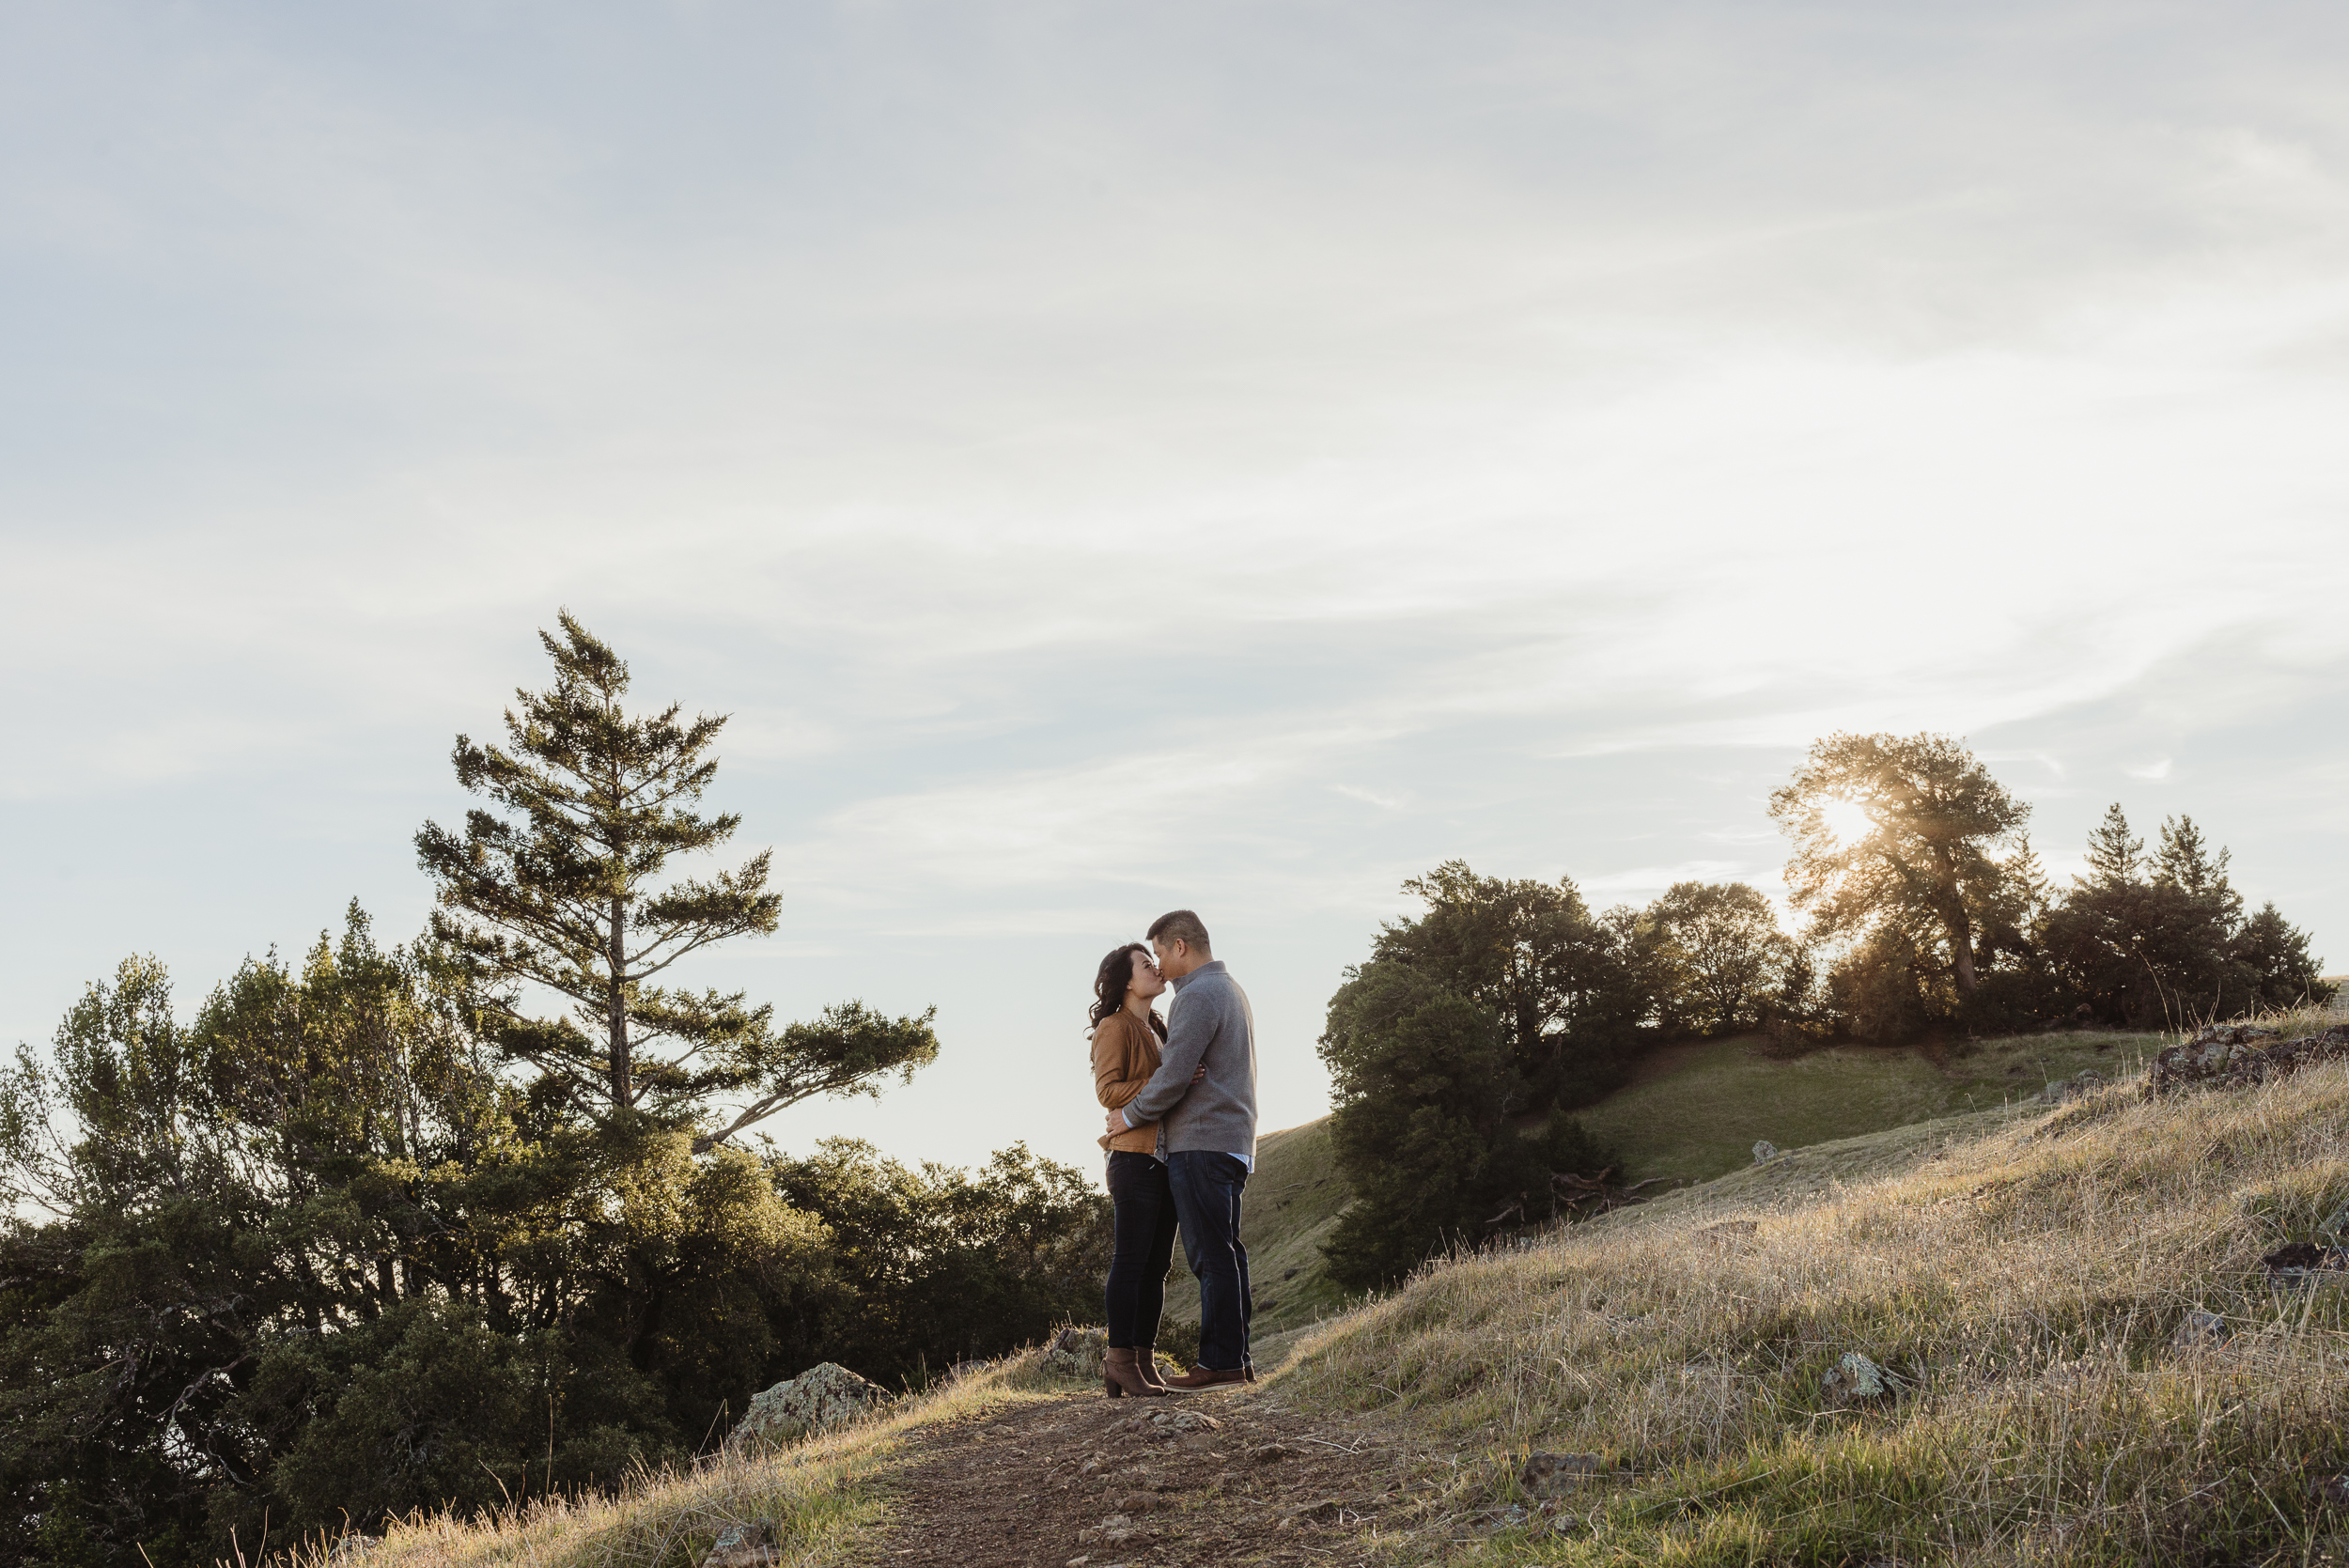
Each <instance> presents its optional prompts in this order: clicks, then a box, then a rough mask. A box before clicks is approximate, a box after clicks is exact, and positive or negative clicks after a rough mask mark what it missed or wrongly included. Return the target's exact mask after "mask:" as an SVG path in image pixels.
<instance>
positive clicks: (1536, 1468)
mask: <svg viewBox="0 0 2349 1568" xmlns="http://www.w3.org/2000/svg"><path fill="white" fill-rule="evenodd" d="M1609 1469H1610V1467H1609V1465H1608V1463H1607V1461H1606V1460H1605V1459H1604V1458H1602V1457H1601V1456H1600V1455H1598V1454H1595V1453H1529V1454H1527V1455H1526V1456H1525V1464H1524V1466H1523V1467H1521V1468H1520V1469H1519V1470H1518V1471H1517V1484H1518V1485H1519V1486H1522V1487H1523V1488H1525V1494H1526V1496H1528V1497H1531V1498H1555V1497H1559V1496H1561V1495H1563V1494H1564V1493H1568V1492H1572V1491H1574V1490H1575V1489H1576V1488H1578V1487H1579V1486H1580V1485H1582V1483H1585V1482H1587V1481H1591V1480H1594V1479H1595V1478H1597V1477H1599V1476H1603V1475H1605V1474H1607V1473H1608V1471H1609Z"/></svg>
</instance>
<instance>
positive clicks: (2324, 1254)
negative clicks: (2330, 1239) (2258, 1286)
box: [2260, 1241, 2349, 1291]
mask: <svg viewBox="0 0 2349 1568" xmlns="http://www.w3.org/2000/svg"><path fill="white" fill-rule="evenodd" d="M2260 1266H2261V1267H2262V1268H2263V1269H2265V1270H2266V1271H2267V1282H2268V1285H2269V1286H2270V1287H2271V1288H2273V1289H2276V1290H2279V1291H2291V1290H2302V1289H2305V1288H2307V1287H2310V1286H2312V1285H2338V1284H2341V1282H2343V1281H2349V1247H2320V1246H2318V1245H2317V1244H2316V1243H2315V1242H2312V1241H2295V1242H2293V1243H2292V1244H2291V1245H2289V1246H2286V1247H2279V1248H2277V1249H2276V1250H2274V1251H2273V1252H2270V1253H2268V1254H2267V1256H2265V1257H2263V1258H2262V1259H2261V1260H2260Z"/></svg>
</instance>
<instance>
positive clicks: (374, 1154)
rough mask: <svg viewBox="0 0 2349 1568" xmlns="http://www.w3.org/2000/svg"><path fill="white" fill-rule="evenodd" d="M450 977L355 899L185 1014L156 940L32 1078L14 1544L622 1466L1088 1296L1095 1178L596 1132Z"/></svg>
mask: <svg viewBox="0 0 2349 1568" xmlns="http://www.w3.org/2000/svg"><path fill="white" fill-rule="evenodd" d="M455 970H456V967H455V966H452V965H451V964H449V962H448V961H447V956H446V955H445V954H443V953H442V952H440V951H438V950H436V949H434V948H433V947H431V946H430V945H429V944H422V945H419V946H418V947H415V948H411V949H390V950H386V949H382V948H380V947H378V946H377V945H376V944H375V943H374V941H373V939H372V938H371V936H370V934H369V932H368V930H367V926H366V920H365V918H364V917H363V916H361V915H359V914H358V912H357V911H356V910H354V911H353V912H352V916H351V919H350V924H349V926H348V928H347V929H346V931H345V933H344V935H343V937H342V938H341V939H340V940H339V941H337V942H334V943H332V944H329V943H326V942H324V941H321V942H320V943H319V946H318V947H317V948H316V949H315V950H313V951H312V952H311V953H310V954H309V955H308V956H307V957H306V958H305V960H304V961H303V964H302V965H300V966H299V967H293V966H288V965H283V964H280V963H278V962H276V961H275V960H274V959H271V960H264V961H260V962H257V963H252V964H249V965H247V966H246V967H245V969H244V970H241V972H240V973H239V974H238V975H237V976H236V977H235V978H234V979H233V980H231V981H230V982H229V983H228V984H226V986H221V987H220V988H219V989H218V990H217V991H215V993H214V994H213V996H212V997H211V999H210V1001H209V1002H208V1003H207V1004H206V1005H205V1007H204V1008H203V1009H202V1010H201V1012H200V1013H199V1014H198V1015H197V1017H196V1018H195V1019H194V1022H193V1023H189V1024H181V1023H179V1021H177V1020H176V1018H175V1017H174V1012H173V1008H172V1004H171V996H170V990H169V986H168V982H167V978H166V977H165V975H164V974H163V971H162V970H161V969H160V968H158V967H157V966H155V965H154V964H152V963H149V962H147V961H145V960H132V961H131V962H129V963H126V964H124V965H123V966H122V969H121V970H120V971H119V972H118V973H117V976H116V978H115V980H114V981H113V982H112V983H110V984H106V985H101V986H93V987H92V988H91V990H90V993H89V995H88V996H87V997H86V999H85V1000H84V1001H83V1002H82V1003H81V1004H80V1005H79V1006H77V1007H76V1008H75V1009H74V1010H73V1012H72V1014H71V1015H70V1017H68V1018H67V1019H66V1021H65V1024H64V1025H63V1027H62V1028H61V1029H60V1030H59V1032H58V1036H57V1040H56V1045H55V1048H54V1053H53V1054H54V1062H53V1063H51V1064H42V1063H36V1062H35V1061H33V1060H32V1059H31V1058H30V1057H20V1058H19V1061H18V1063H17V1065H16V1067H15V1068H13V1069H12V1070H10V1071H9V1072H8V1073H7V1074H6V1077H5V1082H4V1083H0V1132H5V1135H6V1147H5V1158H4V1159H0V1178H4V1179H5V1181H6V1183H7V1191H6V1196H7V1197H8V1200H9V1201H11V1202H12V1203H17V1204H19V1205H20V1206H22V1207H23V1208H24V1209H26V1210H28V1211H30V1212H31V1213H34V1214H39V1213H40V1212H42V1211H44V1210H45V1211H46V1216H47V1218H45V1219H30V1218H27V1219H18V1220H16V1221H14V1222H12V1223H11V1224H10V1225H9V1226H8V1229H7V1231H6V1232H5V1234H4V1235H0V1387H4V1388H5V1392H0V1556H6V1557H21V1556H27V1555H29V1556H35V1557H39V1558H42V1559H43V1560H53V1561H54V1560H69V1561H70V1560H80V1561H87V1562H91V1563H125V1562H128V1563H136V1562H138V1561H139V1557H138V1553H139V1551H140V1550H141V1549H142V1548H143V1549H144V1550H145V1552H146V1553H147V1555H148V1558H150V1559H151V1560H153V1561H154V1562H155V1563H156V1565H157V1568H164V1565H165V1564H167V1563H169V1562H174V1561H179V1562H204V1561H210V1560H211V1559H212V1557H213V1556H214V1555H215V1554H216V1553H217V1552H220V1551H222V1550H225V1549H226V1545H227V1541H228V1531H229V1530H230V1529H235V1530H236V1531H237V1535H238V1539H240V1540H241V1541H243V1542H245V1543H247V1544H248V1546H249V1545H250V1544H252V1543H254V1542H256V1541H257V1540H258V1539H259V1535H260V1532H261V1530H262V1529H263V1527H264V1523H265V1522H266V1525H267V1528H268V1529H269V1530H270V1531H271V1533H272V1538H274V1539H277V1540H285V1539H288V1537H289V1536H290V1535H292V1534H298V1533H300V1532H303V1531H305V1530H316V1529H335V1530H339V1529H342V1528H344V1526H345V1524H346V1522H348V1523H349V1524H350V1525H351V1526H354V1527H357V1528H361V1529H373V1528H379V1527H380V1526H381V1523H382V1522H383V1521H384V1520H385V1519H387V1518H389V1517H391V1516H393V1515H396V1514H403V1513H405V1512H407V1511H410V1510H412V1509H416V1508H419V1507H423V1508H437V1507H440V1506H442V1505H443V1504H447V1505H452V1506H454V1507H456V1508H457V1509H458V1510H459V1512H460V1513H461V1512H464V1511H467V1510H471V1509H476V1508H482V1507H488V1506H490V1505H492V1504H497V1503H501V1502H503V1501H504V1500H505V1499H506V1498H507V1497H509V1496H511V1497H515V1498H521V1497H527V1496H532V1495H541V1494H543V1493H545V1492H547V1491H549V1490H573V1489H577V1488H580V1487H583V1486H584V1487H600V1486H607V1485H610V1484H613V1483H616V1482H617V1481H618V1480H619V1479H620V1478H621V1477H622V1476H624V1475H625V1474H626V1473H628V1472H629V1471H630V1469H631V1468H632V1467H636V1466H638V1465H658V1464H660V1463H661V1462H664V1461H667V1460H671V1459H675V1458H677V1457H680V1456H682V1455H685V1454H688V1453H690V1452H693V1451H695V1450H697V1449H699V1448H701V1447H704V1446H706V1444H707V1443H708V1441H709V1440H711V1439H713V1438H715V1437H717V1436H723V1433H724V1431H725V1429H726V1426H727V1425H728V1424H729V1422H730V1420H731V1418H732V1417H734V1416H737V1415H739V1413H740V1412H741V1410H742V1409H743V1407H744V1405H745V1404H746V1402H747V1400H748V1398H749V1396H750V1395H751V1394H752V1393H754V1392H755V1391H756V1390H757V1389H760V1388H763V1387H765V1386H766V1385H767V1384H769V1383H770V1382H772V1381H774V1380H776V1379H777V1378H780V1377H784V1376H788V1375H790V1374H793V1373H796V1372H798V1371H800V1370H801V1369H802V1368H804V1367H806V1366H808V1365H810V1364H813V1363H814V1362H815V1361H817V1360H822V1359H836V1360H840V1361H843V1362H845V1363H847V1364H848V1365H850V1366H853V1367H856V1368H858V1370H860V1371H863V1372H866V1373H867V1374H871V1375H873V1376H876V1377H879V1378H881V1379H883V1380H886V1381H889V1382H892V1383H897V1382H900V1381H902V1380H907V1379H914V1378H918V1377H920V1376H921V1375H922V1373H923V1370H924V1368H925V1367H927V1368H929V1369H933V1370H937V1369H942V1368H943V1367H944V1366H945V1365H946V1364H948V1363H950V1362H952V1361H954V1360H957V1359H960V1358H968V1357H972V1356H976V1355H988V1354H995V1353H999V1352H1001V1351H1002V1350H1003V1349H1006V1348H1008V1347H1010V1346H1012V1345H1015V1344H1018V1343H1022V1342H1023V1341H1027V1340H1031V1339H1034V1338H1037V1337H1040V1336H1041V1335H1042V1334H1043V1333H1045V1332H1046V1331H1047V1330H1048V1329H1049V1328H1050V1326H1051V1325H1052V1324H1054V1323H1056V1322H1059V1321H1062V1320H1065V1319H1066V1317H1068V1316H1069V1315H1071V1314H1072V1313H1076V1312H1082V1311H1085V1310H1087V1309H1088V1308H1089V1307H1090V1306H1091V1303H1092V1300H1093V1297H1094V1294H1095V1291H1096V1289H1097V1282H1098V1279H1099V1271H1100V1269H1101V1267H1102V1259H1101V1258H1100V1256H1099V1253H1100V1252H1101V1250H1103V1249H1104V1248H1105V1247H1106V1238H1107V1234H1108V1227H1107V1222H1106V1218H1105V1216H1104V1214H1103V1212H1102V1211H1103V1208H1104V1206H1105V1200H1103V1199H1101V1198H1100V1197H1098V1196H1097V1195H1096V1194H1093V1193H1091V1192H1090V1191H1089V1190H1088V1189H1087V1188H1088V1184H1087V1183H1086V1182H1085V1181H1084V1180H1083V1178H1082V1177H1081V1175H1080V1174H1079V1173H1078V1172H1074V1171H1071V1170H1068V1169H1066V1167H1062V1166H1058V1165H1054V1164H1053V1163H1051V1162H1050V1161H1045V1160H1037V1159H1034V1157H1030V1156H1029V1155H1028V1154H1027V1152H1026V1151H1025V1150H1023V1149H1013V1150H1009V1151H1006V1152H1005V1153H1004V1154H1003V1155H999V1156H998V1157H996V1160H995V1162H994V1164H993V1165H991V1166H990V1167H988V1168H987V1169H986V1170H985V1171H983V1172H978V1173H976V1174H970V1173H965V1172H959V1171H954V1170H948V1169H945V1168H941V1167H937V1166H929V1167H925V1168H924V1169H923V1170H922V1171H921V1172H918V1173H915V1172H905V1171H903V1170H902V1169H900V1168H898V1167H896V1166H894V1165H892V1164H890V1163H889V1162H887V1161H885V1160H881V1159H879V1157H877V1156H875V1155H873V1153H872V1152H871V1151H870V1150H867V1149H863V1148H862V1147H861V1146H858V1145H850V1144H839V1143H833V1144H828V1145H826V1146H825V1147H824V1149H823V1150H822V1151H820V1152H819V1153H818V1154H817V1156H815V1157H811V1158H809V1159H805V1160H789V1159H784V1158H781V1157H769V1158H768V1159H766V1160H764V1161H762V1160H761V1159H759V1158H757V1157H754V1156H753V1155H751V1154H749V1153H747V1152H745V1151H741V1150H738V1149H734V1148H731V1147H727V1146H723V1145H721V1146H717V1147H713V1148H708V1149H705V1150H703V1151H702V1152H700V1153H695V1152H694V1144H695V1141H696V1140H695V1137H694V1133H693V1130H692V1127H690V1126H661V1125H660V1124H659V1123H657V1122H654V1121H652V1120H650V1119H644V1120H637V1121H632V1122H625V1123H623V1122H617V1121H610V1120H606V1121H602V1122H599V1121H596V1120H594V1119H590V1118H587V1117H585V1116H583V1115H582V1114H580V1113H579V1112H578V1111H576V1110H573V1109H571V1108H570V1107H568V1105H566V1103H565V1102H564V1101H563V1100H562V1099H561V1097H559V1096H553V1095H549V1094H545V1093H544V1092H543V1090H542V1087H541V1086H540V1085H539V1084H537V1083H535V1082H532V1081H530V1080H528V1079H518V1078H516V1077H514V1076H512V1075H510V1074H506V1073H504V1072H502V1071H501V1070H500V1065H501V1064H500V1063H499V1061H498V1058H497V1055H496V1053H495V1052H494V1051H493V1050H491V1049H490V1048H489V1047H488V1046H487V1045H485V1044H484V1043H483V1042H482V1041H481V1040H480V1039H479V1038H478V1037H477V1036H475V1035H474V1034H473V1033H472V1032H469V1031H468V1030H467V1029H466V1028H465V1027H464V1007H463V1004H462V999H463V992H462V989H461V987H460V986H455V985H454V984H453V982H452V974H453V973H454V972H455ZM42 1542H47V1543H48V1545H41V1543H42ZM69 1548H70V1549H69Z"/></svg>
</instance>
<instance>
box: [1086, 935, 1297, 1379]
mask: <svg viewBox="0 0 2349 1568" xmlns="http://www.w3.org/2000/svg"><path fill="white" fill-rule="evenodd" d="M1149 939H1150V945H1149V946H1147V947H1144V946H1143V945H1142V944H1141V943H1140V942H1130V943H1128V944H1127V945H1126V946H1124V947H1120V948H1116V949H1114V950H1112V952H1111V954H1110V955H1109V956H1108V957H1106V958H1104V959H1102V960H1101V967H1100V969H1099V970H1097V972H1096V973H1095V975H1094V978H1093V994H1094V1001H1093V1087H1094V1093H1095V1094H1097V1095H1098V1096H1099V1098H1100V1101H1101V1104H1102V1105H1103V1106H1104V1107H1106V1108H1107V1109H1108V1111H1109V1118H1108V1128H1107V1132H1106V1134H1105V1136H1104V1137H1103V1138H1102V1139H1101V1144H1102V1146H1103V1147H1104V1148H1106V1149H1108V1150H1109V1189H1110V1199H1111V1202H1112V1203H1113V1204H1114V1205H1115V1211H1116V1242H1115V1247H1114V1249H1113V1250H1112V1252H1111V1254H1110V1279H1109V1292H1108V1297H1109V1299H1108V1309H1109V1351H1108V1354H1107V1355H1106V1356H1104V1357H1103V1358H1102V1365H1101V1373H1102V1380H1103V1382H1104V1384H1105V1385H1106V1389H1107V1392H1108V1393H1109V1395H1110V1397H1111V1398H1112V1399H1115V1398H1118V1397H1120V1396H1121V1395H1125V1394H1143V1395H1157V1394H1164V1393H1165V1392H1167V1391H1168V1389H1205V1388H1209V1387H1212V1386H1214V1385H1215V1384H1218V1383H1252V1382H1254V1381H1255V1379H1256V1373H1255V1369H1254V1368H1253V1367H1252V1365H1251V1364H1250V1362H1249V1359H1248V1320H1249V1318H1250V1316H1251V1315H1252V1306H1251V1303H1250V1300H1249V1293H1248V1249H1247V1248H1246V1247H1244V1246H1242V1245H1241V1244H1240V1239H1239V1201H1240V1193H1241V1192H1242V1190H1244V1189H1245V1188H1247V1186H1248V1177H1249V1174H1250V1172H1252V1171H1254V1170H1255V1168H1256V1025H1255V1018H1254V1017H1253V1015H1252V1014H1251V1012H1250V1011H1249V1007H1248V993H1247V992H1245V991H1243V990H1241V989H1240V988H1239V983H1238V982H1237V981H1235V980H1234V979H1233V978H1232V976H1231V973H1230V971H1229V970H1225V969H1224V967H1223V964H1222V961H1221V959H1219V958H1217V957H1216V956H1215V955H1214V953H1213V952H1212V951H1211V950H1210V949H1209V947H1208V944H1207V928H1206V926H1205V925H1203V924H1200V921H1199V917H1198V916H1197V915H1195V914H1193V913H1191V912H1190V910H1189V909H1176V910H1175V911H1174V912H1173V913H1172V914H1165V915H1160V916H1159V918H1158V919H1157V920H1156V921H1153V922H1152V923H1151V925H1150V931H1149ZM1170 985H1171V986H1173V987H1174V991H1175V997H1174V1000H1173V1001H1170V1002H1169V1003H1168V1004H1167V1012H1166V1017H1163V1018H1161V1017H1159V1014H1158V1012H1157V1010H1156V1009H1155V1008H1154V1007H1153V1006H1152V1005H1151V1004H1152V1002H1153V1001H1155V1000H1156V999H1157V998H1158V997H1159V995H1161V994H1162V993H1163V992H1164V991H1165V990H1166V989H1167V988H1168V986H1170ZM1178 1229H1179V1230H1180V1232H1181V1234H1182V1238H1183V1256H1184V1257H1185V1259H1187V1260H1188V1261H1189V1263H1190V1271H1191V1273H1192V1274H1193V1275H1195V1276H1196V1277H1197V1278H1198V1281H1199V1362H1198V1364H1197V1365H1196V1366H1194V1367H1192V1368H1191V1369H1190V1372H1189V1373H1188V1374H1184V1375H1183V1376H1180V1377H1175V1378H1161V1377H1160V1376H1159V1370H1158V1358H1157V1356H1156V1354H1155V1350H1156V1346H1157V1343H1158V1334H1159V1312H1160V1310H1161V1309H1162V1308H1163V1307H1164V1305H1165V1303H1166V1270H1167V1265H1169V1264H1170V1263H1171V1262H1172V1261H1173V1259H1174V1256H1175V1233H1176V1231H1177V1230H1178Z"/></svg>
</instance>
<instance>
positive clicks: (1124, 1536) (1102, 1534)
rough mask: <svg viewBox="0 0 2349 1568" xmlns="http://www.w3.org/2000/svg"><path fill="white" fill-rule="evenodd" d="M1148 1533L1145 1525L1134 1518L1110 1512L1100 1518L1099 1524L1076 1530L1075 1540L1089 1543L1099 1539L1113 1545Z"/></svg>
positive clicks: (1085, 1543)
mask: <svg viewBox="0 0 2349 1568" xmlns="http://www.w3.org/2000/svg"><path fill="white" fill-rule="evenodd" d="M1148 1533H1149V1531H1148V1527H1147V1526H1145V1525H1143V1524H1141V1523H1139V1522H1138V1521H1136V1520H1134V1519H1131V1518H1128V1516H1127V1515H1125V1514H1111V1515H1110V1516H1109V1517H1108V1518H1106V1519H1104V1520H1102V1521H1101V1522H1100V1523H1099V1524H1097V1525H1095V1526H1094V1527H1093V1528H1092V1529H1081V1530H1079V1531H1078V1532H1077V1541H1078V1543H1079V1544H1080V1545H1089V1544H1091V1543H1093V1542H1096V1541H1100V1542H1105V1543H1107V1544H1108V1545H1112V1546H1115V1545H1122V1544H1124V1543H1125V1542H1128V1541H1130V1540H1132V1539H1134V1538H1135V1537H1136V1536H1146V1535H1147V1534H1148Z"/></svg>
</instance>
